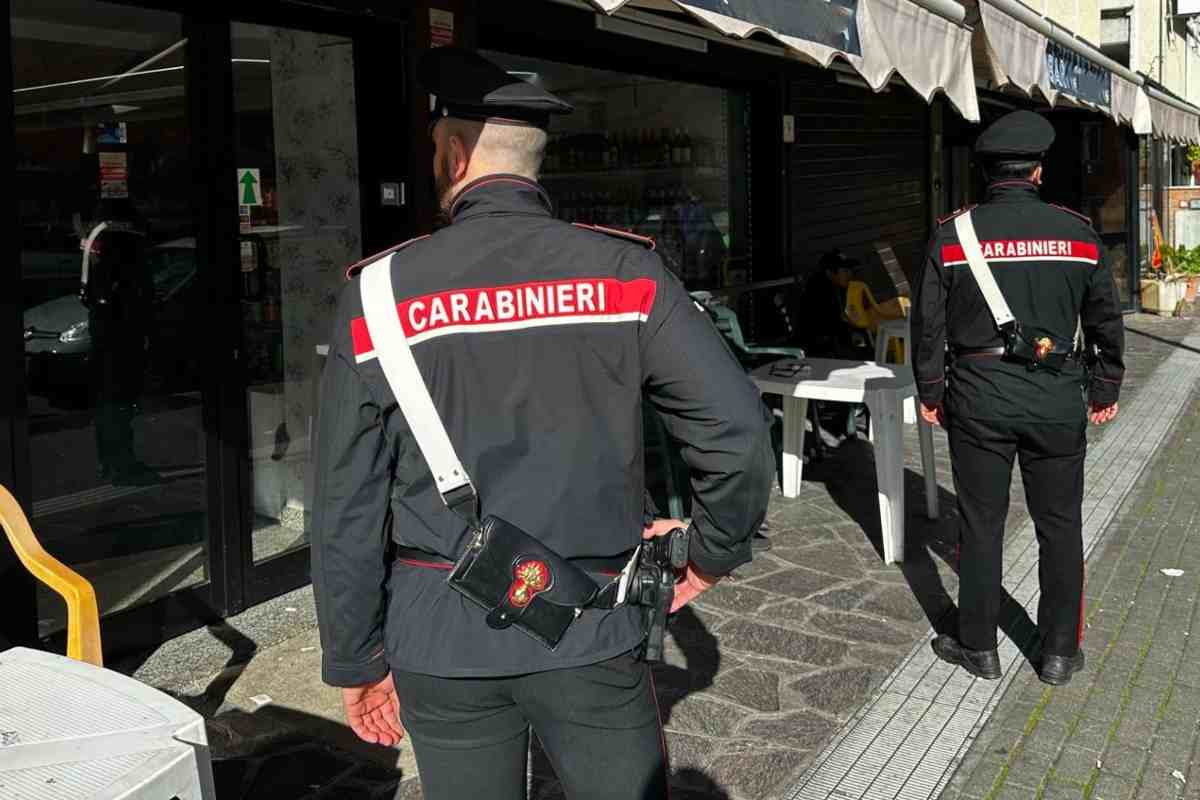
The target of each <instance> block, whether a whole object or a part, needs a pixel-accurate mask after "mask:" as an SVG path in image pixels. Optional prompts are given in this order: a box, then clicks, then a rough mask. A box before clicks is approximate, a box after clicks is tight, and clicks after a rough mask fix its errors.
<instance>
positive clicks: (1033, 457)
mask: <svg viewBox="0 0 1200 800" xmlns="http://www.w3.org/2000/svg"><path fill="white" fill-rule="evenodd" d="M1053 139H1054V129H1053V128H1052V127H1051V126H1050V124H1049V123H1048V122H1046V120H1045V119H1043V118H1042V117H1040V116H1039V115H1037V114H1034V113H1032V112H1029V111H1018V112H1014V113H1012V114H1009V115H1006V116H1005V117H1003V118H1001V119H1000V120H998V121H997V122H996V123H994V124H993V125H992V126H991V127H990V128H988V129H987V130H986V131H984V133H983V134H981V135H980V137H979V140H978V141H977V143H976V147H975V150H976V153H977V154H978V155H979V156H980V158H981V160H983V161H984V162H985V164H986V165H987V166H986V167H985V168H986V169H988V171H989V177H990V185H989V186H988V190H987V199H986V201H985V202H984V203H983V204H981V205H979V206H975V207H972V208H969V209H963V210H962V211H959V212H957V213H956V214H954V215H951V216H950V217H948V218H946V219H944V220H941V221H940V224H939V226H938V228H937V230H936V232H935V234H934V237H933V241H932V244H931V246H930V250H929V254H928V258H927V259H926V262H925V266H924V271H923V274H922V275H921V279H920V281H919V287H918V294H917V297H916V301H915V303H914V306H913V318H912V334H913V338H914V341H915V342H916V343H917V344H916V354H917V355H916V359H915V365H914V369H915V372H916V378H917V381H918V384H919V385H918V389H919V393H920V397H921V402H922V404H923V405H924V406H926V407H927V408H930V409H933V408H939V407H940V408H942V409H943V411H944V424H945V426H946V428H947V431H948V433H949V439H950V454H951V460H952V463H953V468H954V485H955V489H956V491H957V494H958V508H959V515H960V519H961V522H960V557H959V567H960V572H959V576H960V583H959V587H960V588H959V622H958V630H959V635H958V640H957V641H955V640H954V639H953V637H950V636H943V637H939V639H938V640H935V647H934V649H935V651H938V655H939V656H941V657H943V658H944V659H946V660H949V661H952V662H954V663H959V664H961V665H962V666H964V667H965V668H967V669H968V670H969V671H971V672H973V673H974V674H977V675H980V676H982V677H989V678H991V677H999V662H998V660H997V659H996V657H995V648H996V644H997V639H996V625H997V620H998V616H999V612H1000V606H1001V601H1002V597H1003V594H1002V588H1001V563H1002V553H1003V541H1004V522H1005V517H1006V514H1007V511H1008V495H1009V482H1010V475H1011V472H1012V464H1013V459H1014V457H1016V458H1019V462H1020V467H1021V476H1022V479H1023V481H1024V484H1025V496H1026V502H1027V503H1028V506H1029V511H1030V515H1031V516H1032V517H1033V521H1034V524H1035V527H1036V531H1037V538H1038V546H1039V578H1040V583H1041V599H1040V601H1039V604H1038V628H1039V630H1040V633H1041V636H1042V653H1043V657H1042V660H1041V663H1040V664H1035V666H1037V667H1038V668H1039V674H1040V675H1041V677H1042V679H1043V680H1046V681H1047V682H1051V683H1065V682H1066V681H1067V680H1069V679H1070V677H1071V674H1072V673H1073V672H1075V671H1077V670H1078V669H1080V668H1082V666H1083V657H1082V651H1081V649H1080V645H1081V643H1082V636H1083V625H1082V615H1083V597H1082V593H1083V580H1084V578H1083V552H1082V542H1081V528H1082V520H1081V503H1082V497H1083V465H1084V454H1085V451H1086V446H1087V440H1086V437H1085V433H1086V425H1087V413H1088V408H1089V406H1090V407H1091V408H1092V409H1093V410H1097V409H1103V408H1106V407H1109V406H1111V405H1112V404H1114V403H1116V401H1117V397H1118V393H1119V390H1120V386H1121V380H1122V377H1123V374H1124V371H1125V370H1124V363H1123V361H1122V350H1123V347H1124V328H1123V325H1122V320H1121V312H1120V305H1119V301H1118V297H1117V291H1116V287H1115V285H1114V282H1113V276H1112V272H1111V270H1110V268H1109V265H1108V263H1107V261H1106V259H1105V253H1104V248H1103V245H1102V244H1101V242H1100V238H1099V236H1098V235H1097V234H1096V232H1095V231H1094V230H1093V228H1092V225H1091V222H1090V221H1089V220H1088V219H1087V218H1086V217H1083V216H1081V215H1080V214H1077V213H1075V212H1074V211H1070V210H1068V209H1065V208H1062V207H1059V206H1054V205H1050V204H1048V203H1045V202H1043V201H1042V200H1041V198H1040V197H1039V192H1038V183H1040V161H1041V157H1042V154H1044V153H1045V151H1046V150H1047V149H1048V148H1049V146H1050V144H1051V143H1052V141H1053ZM1035 168H1037V169H1038V170H1039V171H1038V172H1034V169H1035ZM997 173H1000V174H1001V175H1003V174H1004V173H1008V174H1009V176H1007V177H1000V178H997ZM1011 175H1017V176H1019V177H1011ZM968 212H969V213H970V214H971V220H972V221H973V223H974V227H975V231H976V237H977V239H978V240H979V244H980V247H981V249H982V251H983V255H984V257H985V259H986V260H987V263H988V265H989V266H990V268H991V271H992V274H993V275H994V276H995V279H996V283H997V284H998V286H999V288H1000V290H1001V293H1002V294H1003V295H1004V298H1005V300H1006V301H1007V303H1008V305H1009V307H1010V308H1011V310H1012V314H1013V316H1014V317H1015V318H1016V320H1017V321H1018V322H1019V323H1021V325H1022V326H1023V328H1024V329H1025V330H1026V331H1031V330H1034V329H1037V330H1039V331H1041V333H1038V334H1037V335H1035V336H1033V337H1029V336H1027V337H1026V339H1032V340H1031V341H1029V342H1027V344H1029V345H1032V349H1033V350H1034V351H1035V352H1039V353H1044V352H1046V351H1048V350H1049V349H1050V347H1051V343H1052V342H1053V343H1055V344H1054V347H1055V348H1057V349H1061V350H1063V352H1064V353H1069V355H1067V357H1066V358H1065V361H1063V362H1062V364H1061V366H1060V368H1059V369H1047V368H1045V367H1044V366H1041V365H1037V364H1034V363H1032V362H1029V361H1023V360H1018V359H1014V358H1010V357H1008V356H1006V355H1005V354H1004V353H1005V339H1004V337H1003V336H1002V335H1001V332H1000V330H999V329H998V328H997V325H996V323H995V321H994V319H993V317H992V314H991V312H990V311H989V308H988V306H987V304H986V303H985V301H984V298H983V295H982V293H981V291H980V289H979V285H978V284H977V283H976V281H975V279H974V277H973V275H972V273H971V271H970V268H969V266H968V263H967V259H966V254H965V253H964V249H963V246H962V244H961V242H960V241H959V238H958V235H957V233H956V230H955V224H954V219H955V217H957V216H959V215H960V214H964V213H968ZM1077 330H1080V331H1081V332H1082V342H1081V347H1079V349H1078V350H1075V351H1074V352H1070V351H1071V350H1072V349H1073V348H1074V345H1072V342H1073V341H1074V340H1075V335H1076V331H1077ZM1058 343H1065V344H1063V345H1061V347H1060V345H1059V344H1058ZM1039 348H1044V349H1039ZM1035 359H1036V356H1035ZM1051 657H1053V658H1051Z"/></svg>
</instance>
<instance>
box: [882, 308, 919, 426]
mask: <svg viewBox="0 0 1200 800" xmlns="http://www.w3.org/2000/svg"><path fill="white" fill-rule="evenodd" d="M892 339H899V340H900V341H901V342H902V344H901V349H900V352H901V354H902V357H901V359H900V363H901V364H907V365H908V367H909V369H912V333H911V330H910V327H909V324H908V317H904V318H902V319H885V320H883V321H882V322H880V323H879V330H878V331H877V332H876V333H875V361H876V362H877V363H879V364H883V363H885V362H886V361H887V350H888V344H889V343H890V342H891V340H892ZM916 421H917V401H916V398H913V397H909V398H907V399H906V400H905V401H904V422H905V423H906V424H908V425H912V424H913V423H914V422H916Z"/></svg>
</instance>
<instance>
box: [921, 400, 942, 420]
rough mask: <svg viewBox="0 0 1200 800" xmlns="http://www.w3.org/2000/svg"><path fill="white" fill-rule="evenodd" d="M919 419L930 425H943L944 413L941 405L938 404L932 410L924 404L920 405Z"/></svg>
mask: <svg viewBox="0 0 1200 800" xmlns="http://www.w3.org/2000/svg"><path fill="white" fill-rule="evenodd" d="M921 419H923V420H925V421H926V422H928V423H929V424H930V425H945V424H946V411H945V409H943V408H942V405H941V403H938V404H937V405H936V406H934V407H932V408H930V407H929V406H927V405H925V404H924V403H921Z"/></svg>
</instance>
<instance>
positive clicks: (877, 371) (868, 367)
mask: <svg viewBox="0 0 1200 800" xmlns="http://www.w3.org/2000/svg"><path fill="white" fill-rule="evenodd" d="M798 364H807V365H808V366H809V368H810V371H809V372H808V373H807V374H805V373H803V372H796V371H795V370H794V367H795V365H798ZM791 373H794V374H791ZM751 377H752V378H753V379H754V382H755V384H757V386H758V388H759V391H761V392H763V393H764V394H777V395H781V396H782V397H783V486H782V487H781V488H782V490H783V496H784V497H796V496H797V495H799V494H800V478H801V475H802V473H803V469H804V461H803V458H802V454H803V453H804V420H805V417H806V416H807V414H808V401H809V400H829V401H833V402H838V403H866V405H867V408H868V409H869V410H870V412H871V439H872V441H873V443H874V445H875V478H876V481H877V482H878V485H879V490H878V494H879V520H880V523H881V526H882V529H883V561H884V563H885V564H894V563H896V562H897V561H900V560H901V559H902V558H903V557H904V437H903V430H902V428H901V425H900V420H901V417H902V415H903V410H902V408H903V405H904V400H905V399H906V398H910V397H914V396H915V395H916V383H915V381H914V380H913V373H912V369H911V368H910V367H908V366H907V365H900V364H877V363H875V362H874V361H839V360H836V359H831V358H806V359H803V360H802V361H797V360H795V359H784V360H781V361H775V362H772V363H770V364H766V365H764V366H762V367H759V368H758V369H756V370H754V372H752V373H751ZM917 424H918V426H919V428H918V433H919V437H918V438H919V439H920V443H921V468H922V471H923V472H924V473H925V506H926V508H927V509H928V513H929V518H930V519H936V518H937V516H938V513H939V511H938V486H937V474H936V471H935V466H934V462H933V430H932V429H931V428H930V427H929V424H928V423H926V422H925V421H924V420H920V419H919V420H918V421H917Z"/></svg>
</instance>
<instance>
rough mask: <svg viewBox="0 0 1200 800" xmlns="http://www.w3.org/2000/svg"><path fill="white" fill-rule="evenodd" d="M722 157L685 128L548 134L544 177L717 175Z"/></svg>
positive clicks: (719, 171) (722, 152) (722, 153)
mask: <svg viewBox="0 0 1200 800" xmlns="http://www.w3.org/2000/svg"><path fill="white" fill-rule="evenodd" d="M724 160H725V153H724V151H723V149H721V148H718V147H717V146H716V143H714V142H713V141H711V140H709V139H702V138H699V137H697V138H693V137H692V135H691V134H690V133H689V132H688V129H687V128H676V129H675V130H674V132H672V131H671V129H670V128H663V129H662V130H661V131H659V132H657V133H656V132H654V131H653V130H651V129H649V128H645V129H642V130H640V131H639V130H638V129H631V130H627V131H623V132H609V131H601V132H587V133H560V134H551V137H550V141H549V142H548V143H547V145H546V158H545V161H544V163H543V168H542V174H543V176H544V177H573V176H580V175H587V176H589V177H591V176H594V175H597V174H603V175H605V176H609V177H628V176H630V175H635V174H638V173H643V172H647V171H671V170H687V171H688V172H689V173H690V174H697V175H704V174H708V175H711V176H712V177H717V176H719V175H721V174H723V172H724Z"/></svg>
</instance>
